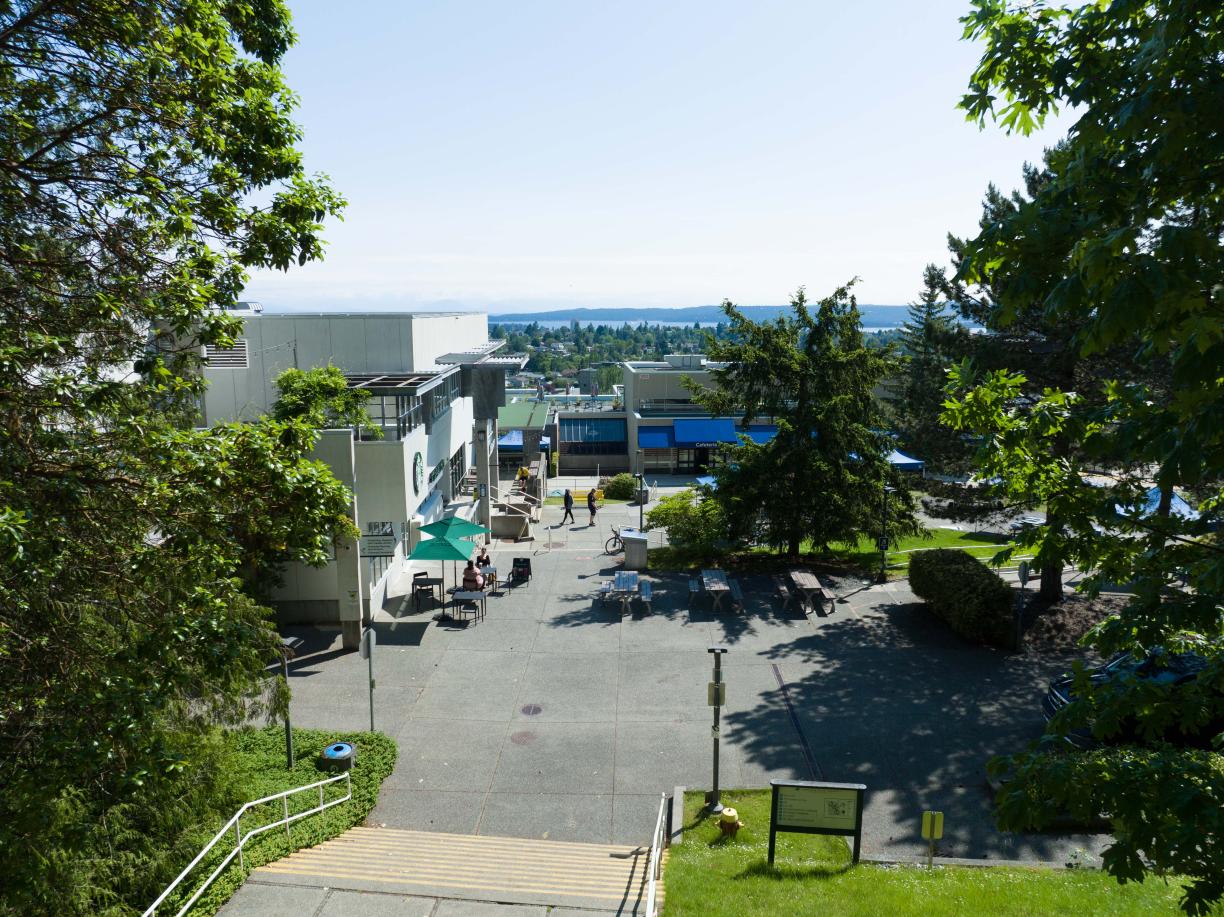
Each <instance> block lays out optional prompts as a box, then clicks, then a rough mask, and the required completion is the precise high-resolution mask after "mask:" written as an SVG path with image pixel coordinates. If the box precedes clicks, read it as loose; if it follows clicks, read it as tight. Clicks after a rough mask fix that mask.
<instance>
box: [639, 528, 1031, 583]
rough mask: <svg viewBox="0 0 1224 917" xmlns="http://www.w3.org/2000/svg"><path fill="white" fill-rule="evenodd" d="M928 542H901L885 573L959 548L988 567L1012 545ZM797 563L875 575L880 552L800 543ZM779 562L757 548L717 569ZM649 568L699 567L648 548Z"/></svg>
mask: <svg viewBox="0 0 1224 917" xmlns="http://www.w3.org/2000/svg"><path fill="white" fill-rule="evenodd" d="M930 536H931V537H929V538H923V537H922V536H920V535H918V536H912V537H910V538H902V539H901V540H900V541H899V542H897V543H896V544H895V545H893V547H892V549H891V550H890V551H889V552H888V572H889V573H890V574H892V575H894V576H905V575H906V574H908V573H909V562H910V556H911V555H912V554H913V553H914V552H915V551H928V550H931V549H934V548H959V549H961V550H964V551H967V552H969V553H970V554H972V555H973V556H974V557H976V558H978V559H979V560H981V561H982V562H983V563H987V564H989V563H990V560H991V558H993V557H994V556H995V555H996V554H998V553H999V551H1001V550H1002V549H1003V548H1005V547H1006V546H1007V545H1008V544H1010V543H1011V542H1010V541H1009V540H1008V539H1007V538H1005V537H1003V536H1001V535H991V534H990V533H988V532H961V531H958V530H957V529H930ZM799 556H800V560H801V561H803V562H816V563H823V564H831V565H836V566H842V567H849V568H856V569H858V570H859V571H861V572H862V573H864V574H865V575H866V574H874V573H875V572H876V571H878V570H879V569H880V552H879V551H878V550H876V546H875V538H874V537H869V536H863V537H862V538H860V539H859V541H858V544H855V545H849V544H833V545H830V551H829V552H827V553H816V546H815V545H813V544H812V543H811V542H810V541H805V542H803V544H802V545H800V548H799ZM1028 556H1029V555H1027V554H1016V555H1014V556H1013V557H1012V562H1013V563H1015V562H1019V561H1020V560H1023V559H1025V558H1027V557H1028ZM775 558H776V559H777V560H778V561H781V560H782V559H783V555H782V554H781V553H780V552H777V551H773V550H771V549H769V548H764V547H757V548H751V549H749V550H748V551H746V552H744V553H742V554H739V555H736V556H734V557H731V558H722V559H720V565H721V564H722V563H724V562H725V563H727V565H728V566H732V567H744V568H746V569H755V568H758V567H760V568H762V569H764V568H765V567H769V568H775V567H776V566H777V564H776V563H775V562H774V559H775ZM650 565H651V567H652V568H655V569H659V570H689V569H693V568H694V567H696V566H700V565H701V564H700V563H697V562H694V561H693V560H692V558H689V557H686V556H684V555H682V554H680V553H678V552H676V551H675V550H674V549H672V548H670V547H663V548H651V549H650Z"/></svg>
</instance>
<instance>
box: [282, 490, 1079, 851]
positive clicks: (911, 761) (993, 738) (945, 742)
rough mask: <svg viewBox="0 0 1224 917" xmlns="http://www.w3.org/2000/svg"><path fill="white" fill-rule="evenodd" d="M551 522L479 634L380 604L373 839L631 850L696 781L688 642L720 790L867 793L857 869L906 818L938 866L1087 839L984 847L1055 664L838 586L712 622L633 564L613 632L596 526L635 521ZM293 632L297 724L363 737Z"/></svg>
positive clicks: (901, 832) (902, 830) (705, 749)
mask: <svg viewBox="0 0 1224 917" xmlns="http://www.w3.org/2000/svg"><path fill="white" fill-rule="evenodd" d="M579 502H580V503H581V501H579ZM560 517H561V509H560V507H547V508H546V509H545V519H544V524H543V525H540V526H538V527H537V540H536V542H535V543H534V545H533V544H528V543H524V544H519V545H499V544H494V545H493V546H492V552H493V555H494V561H495V563H497V565H498V566H499V568H500V569H501V570H502V572H503V575H504V574H505V573H506V572H507V571H508V570H509V568H510V560H511V558H512V557H515V556H531V558H532V566H533V569H534V576H533V578H532V580H531V582H530V583H528V584H526V585H523V586H518V587H515V588H512V589H506V590H505V591H504V592H503V594H500V595H497V596H495V597H492V598H490V599H489V601H488V614H487V617H485V618H484V619H483V620H480V621H479V622H472V621H470V620H469V621H467V622H466V623H465V624H463V625H456V624H445V623H439V622H436V621H434V620H433V616H434V614H435V613H436V611H437V609H436V608H427V609H423V610H422V611H421V612H419V613H418V612H417V611H416V610H415V609H414V607H413V605H412V602H411V600H410V599H408V598H406V597H403V598H395V599H393V600H391V601H389V602H388V603H387V607H386V608H384V609H382V610H380V611H379V612H378V614H377V616H376V624H375V627H376V629H377V634H378V647H377V650H376V652H375V660H374V674H375V678H376V680H377V689H376V691H375V698H374V703H375V710H374V719H375V727H376V728H377V729H379V730H380V731H382V732H384V733H386V734H387V735H389V736H392V737H393V738H394V739H395V740H396V741H397V743H398V745H399V760H398V763H397V765H396V768H395V772H394V773H393V774H392V775H391V777H389V778H388V779H387V781H386V782H385V783H384V784H383V788H382V793H381V795H380V798H379V803H378V806H377V808H376V809H375V810H374V812H373V813H372V815H371V817H370V823H371V824H375V825H377V824H385V825H387V826H389V827H394V828H405V829H417V830H431V831H444V832H457V833H477V834H488V835H504V836H517V837H536V838H548V839H552V840H560V841H565V840H572V841H586V842H593V843H622V844H638V843H640V844H645V843H647V842H648V840H649V837H650V833H651V829H652V827H653V824H654V818H655V812H656V809H657V805H658V800H659V794H660V793H661V792H670V791H671V790H672V789H673V788H674V787H676V786H677V785H685V786H690V787H706V786H708V785H709V782H710V757H711V735H710V726H711V711H710V708H709V707H707V706H706V682H707V681H709V679H710V668H711V664H710V656H709V654H708V653H707V652H706V648H707V647H708V646H710V645H712V644H725V645H726V646H727V647H728V649H729V652H728V653H727V655H726V656H725V657H724V672H725V679H726V681H727V683H728V688H727V706H726V707H725V708H724V715H723V732H722V739H723V741H722V783H723V785H724V787H765V786H767V785H768V782H769V780H770V779H771V778H775V777H783V778H791V779H817V780H821V779H823V780H833V781H843V782H860V783H864V784H866V785H867V788H868V793H867V805H866V811H865V830H864V835H863V849H864V853H865V854H868V855H877V856H906V855H914V854H918V853H921V852H923V851H924V850H925V847H924V843H923V842H922V841H921V839H920V838H919V836H918V833H919V832H918V824H919V817H920V815H921V812H922V810H923V809H940V810H943V811H944V812H945V813H946V821H945V824H946V837H945V839H944V841H943V842H941V845H940V853H941V854H943V855H946V856H959V857H988V858H992V859H993V858H1005V859H1040V860H1062V859H1064V858H1065V857H1066V856H1068V855H1069V854H1070V853H1071V852H1073V851H1074V850H1076V849H1077V848H1086V849H1089V850H1094V849H1096V848H1098V847H1099V841H1100V839H1099V838H1090V837H1075V836H1065V835H1027V836H1016V835H1004V834H1000V833H999V832H997V831H996V830H995V829H994V827H993V823H992V819H991V809H990V798H989V792H988V788H987V785H986V781H985V770H984V763H985V761H986V759H987V758H989V757H990V756H991V755H992V754H995V753H999V752H1007V751H1012V750H1016V749H1019V748H1021V747H1023V745H1024V744H1025V743H1026V742H1027V741H1029V740H1031V739H1032V738H1034V737H1035V736H1037V735H1038V734H1039V733H1040V730H1041V716H1040V712H1039V706H1038V700H1039V698H1040V696H1041V693H1042V692H1043V691H1044V689H1045V686H1046V684H1047V683H1048V682H1049V680H1050V678H1051V677H1053V676H1055V675H1057V674H1058V673H1060V672H1061V671H1063V670H1065V669H1066V668H1067V665H1068V661H1069V660H1068V659H1066V658H1037V657H1035V656H1033V655H1031V654H1026V655H1020V656H1015V655H1008V654H1005V653H1001V652H998V651H994V650H990V649H984V648H981V647H975V646H971V645H969V644H967V643H965V642H964V641H963V640H961V639H960V638H958V637H957V636H955V635H954V634H952V633H951V632H950V631H949V630H948V629H947V628H946V627H945V626H944V625H943V624H942V623H941V622H939V621H937V620H936V619H935V618H934V617H933V616H932V615H930V614H929V613H928V612H926V611H925V609H923V608H922V606H921V603H919V602H916V601H915V599H914V596H913V595H912V593H910V592H909V591H908V589H907V587H906V584H905V583H903V582H902V583H898V584H889V585H886V586H871V587H868V586H866V585H864V583H863V582H862V581H860V580H852V579H846V580H839V581H837V590H836V591H837V592H838V593H839V595H841V596H842V597H841V599H840V600H839V601H838V602H837V604H836V609H835V610H834V611H833V612H832V613H831V614H828V615H825V616H822V617H818V616H813V617H812V618H811V619H805V618H803V617H802V616H801V615H799V614H798V613H792V612H790V611H788V612H782V611H781V610H780V609H779V602H778V601H777V600H776V598H774V596H773V594H772V587H771V585H770V583H769V580H768V578H767V577H763V576H762V577H755V576H751V577H746V578H743V579H742V583H743V587H744V594H745V597H746V599H747V609H746V611H745V612H744V613H742V614H739V613H731V612H727V613H721V614H719V615H713V614H711V613H710V612H709V611H708V610H706V607H705V605H704V604H703V603H702V602H700V601H698V602H696V603H695V604H694V607H693V608H690V607H689V599H688V587H687V577H686V576H684V575H683V574H680V573H658V572H654V571H651V572H648V573H647V574H646V575H647V576H648V577H649V578H650V579H651V580H652V581H653V582H654V610H653V613H648V612H644V611H643V610H642V609H640V607H639V606H638V605H637V604H636V603H635V604H634V606H633V613H632V614H631V615H627V616H625V617H624V619H623V620H622V618H621V616H620V614H619V609H618V608H616V607H614V606H612V605H609V606H608V607H607V608H605V607H603V606H602V605H601V603H600V602H599V601H598V600H597V599H596V598H595V592H596V589H597V587H598V584H599V582H600V581H601V580H602V579H605V578H608V577H610V576H611V575H612V574H613V572H614V571H615V570H616V569H617V566H616V565H617V560H618V559H617V558H614V557H609V556H606V555H604V554H603V553H602V552H603V543H604V541H605V540H606V539H607V536H608V533H609V528H610V525H611V524H618V525H620V524H632V525H636V524H637V519H638V510H637V508H636V507H629V506H620V505H616V506H613V505H609V506H607V507H605V508H604V509H603V510H602V511H601V512H600V514H599V518H598V521H597V524H596V525H595V526H594V527H588V526H587V525H586V518H587V517H586V512H585V507H582V506H581V505H580V506H579V507H578V520H579V524H578V525H576V526H566V527H565V528H561V527H559V526H557V523H559V520H560ZM554 526H556V527H554ZM651 538H652V542H651V543H652V545H653V544H654V543H656V540H657V538H658V536H657V535H655V534H653V533H652V535H651ZM426 569H430V570H433V571H435V572H436V571H437V569H438V565H437V564H434V565H431V566H429V567H427V568H426ZM447 575H448V577H450V576H451V574H450V572H449V570H448V573H447ZM406 590H407V585H406V583H401V584H398V585H397V588H395V589H393V590H392V591H393V592H394V593H396V594H397V595H402V593H403V592H405V591H406ZM290 630H291V632H292V633H294V634H296V635H299V636H302V637H304V638H305V639H306V641H307V642H306V646H305V647H304V648H303V651H302V653H301V655H300V656H299V658H298V659H297V660H296V661H295V662H293V663H292V664H291V667H290V674H291V679H290V681H291V687H292V690H293V701H292V711H293V720H294V724H295V725H297V726H302V727H314V728H322V729H335V730H337V731H347V730H358V729H365V728H368V726H369V708H368V701H367V696H368V688H367V684H368V682H367V669H366V663H365V661H364V660H362V659H360V658H359V657H358V655H357V654H356V653H350V652H346V651H343V650H342V649H341V648H340V636H339V632H338V631H333V630H328V629H315V628H300V629H290Z"/></svg>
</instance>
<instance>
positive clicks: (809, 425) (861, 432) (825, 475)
mask: <svg viewBox="0 0 1224 917" xmlns="http://www.w3.org/2000/svg"><path fill="white" fill-rule="evenodd" d="M791 309H792V310H793V312H792V314H791V315H783V316H779V317H778V318H776V319H774V320H773V321H762V322H754V321H751V320H749V319H747V318H745V317H744V315H743V313H741V312H740V311H739V310H738V309H736V307H735V306H734V304H732V303H731V302H730V301H727V302H725V303H723V311H724V312H725V313H726V315H727V320H728V333H727V337H726V338H725V339H723V338H720V339H717V340H715V339H711V341H710V346H709V353H710V357H711V358H712V359H714V360H717V361H721V362H725V363H726V364H727V365H726V366H725V367H723V368H719V369H715V370H713V371H712V373H711V381H712V385H711V386H710V387H709V388H705V387H701V386H693V387H692V391H693V400H694V401H695V402H697V403H699V404H701V405H703V406H704V407H705V408H707V409H708V410H709V411H710V412H711V413H712V414H714V415H716V416H718V415H738V416H742V418H743V421H744V423H751V422H752V421H753V420H755V419H758V418H773V419H774V420H776V422H777V424H778V432H777V435H776V436H775V437H774V438H773V439H772V440H770V441H769V442H768V443H766V444H761V445H758V444H743V445H741V446H738V447H732V448H731V449H730V455H729V460H728V462H727V463H726V464H724V465H723V466H721V467H720V468H719V469H718V470H717V478H718V489H717V490H716V491H715V492H714V495H713V499H716V500H717V501H718V502H719V503H720V504H721V505H722V506H723V509H724V515H725V516H726V519H727V523H728V527H729V533H730V535H731V536H732V537H746V536H750V537H753V538H754V539H756V540H759V541H763V542H765V543H766V544H770V545H775V546H781V547H785V548H786V550H787V552H788V553H789V554H791V555H797V554H798V553H799V548H800V545H801V544H802V543H803V541H804V540H805V539H811V540H812V541H813V542H814V544H815V545H817V546H818V547H827V546H828V545H829V544H831V543H832V542H837V541H848V542H851V543H853V542H855V541H857V540H858V537H859V535H860V534H863V533H871V534H878V533H879V532H880V527H881V525H882V523H883V517H884V516H885V515H886V516H887V517H888V520H889V528H890V532H891V533H892V534H894V535H901V534H913V533H915V532H916V531H917V523H916V522H915V521H914V517H913V505H912V500H911V499H910V496H909V493H908V491H906V490H905V489H904V488H903V487H901V486H900V484H901V482H900V479H899V478H898V476H897V472H896V471H895V470H894V469H893V468H892V467H891V466H890V465H889V464H888V463H887V462H886V461H885V456H886V455H887V452H888V447H887V443H886V441H885V437H884V436H883V435H882V434H881V433H880V432H879V430H880V429H881V427H882V423H881V419H880V411H879V408H878V406H877V404H876V400H875V397H874V395H873V390H874V389H875V387H876V386H877V385H879V384H880V382H881V380H882V379H883V378H884V376H885V374H886V373H887V372H888V369H889V366H890V360H891V353H890V351H888V350H880V349H871V348H867V347H865V346H864V344H863V335H862V327H861V322H860V317H859V311H858V306H857V304H856V302H855V299H854V296H853V295H852V294H851V292H850V285H847V286H845V287H840V288H839V289H837V290H835V291H834V292H833V293H832V295H830V296H828V297H826V298H825V299H822V300H820V302H818V303H816V305H815V308H814V309H812V308H809V306H808V300H807V295H806V293H805V292H804V291H803V290H802V289H800V290H799V291H798V292H797V293H795V295H794V296H793V297H792V299H791ZM890 483H891V484H894V485H896V492H895V493H891V494H887V495H886V493H885V491H884V487H885V485H886V484H890ZM885 500H887V505H886V504H885V502H884V501H885Z"/></svg>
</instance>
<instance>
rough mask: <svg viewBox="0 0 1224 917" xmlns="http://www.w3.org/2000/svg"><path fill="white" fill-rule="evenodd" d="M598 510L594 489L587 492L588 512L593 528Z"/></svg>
mask: <svg viewBox="0 0 1224 917" xmlns="http://www.w3.org/2000/svg"><path fill="white" fill-rule="evenodd" d="M596 509H597V507H596V506H595V488H594V487H592V488H591V489H590V490H589V491H587V510H589V511H590V513H591V525H592V526H594V525H595V510H596Z"/></svg>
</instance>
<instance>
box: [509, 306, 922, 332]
mask: <svg viewBox="0 0 1224 917" xmlns="http://www.w3.org/2000/svg"><path fill="white" fill-rule="evenodd" d="M739 309H740V311H741V312H743V313H744V315H745V316H746V317H748V318H750V319H753V320H754V321H762V320H766V319H771V318H775V317H777V316H778V315H781V314H783V313H788V312H789V311H790V307H789V306H740V307H739ZM906 309H907V307H906V306H859V311H860V312H862V313H863V327H864V328H888V327H893V326H896V325H900V324H901V323H902V322H904V321H905V313H906ZM722 321H726V316H725V315H723V311H722V307H721V306H684V307H681V308H676V309H668V308H655V309H616V308H606V309H559V310H556V311H553V312H513V313H506V314H504V315H490V316H489V323H490V324H498V323H513V324H529V323H531V322H579V323H581V324H583V325H586V324H588V323H589V324H595V325H598V324H600V323H604V324H608V323H610V322H614V323H617V324H620V323H622V322H629V323H631V324H635V325H636V324H638V323H640V322H646V323H647V324H653V323H656V322H669V323H673V324H675V323H679V324H689V323H691V322H700V323H701V324H703V325H704V324H709V323H712V322H722Z"/></svg>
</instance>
